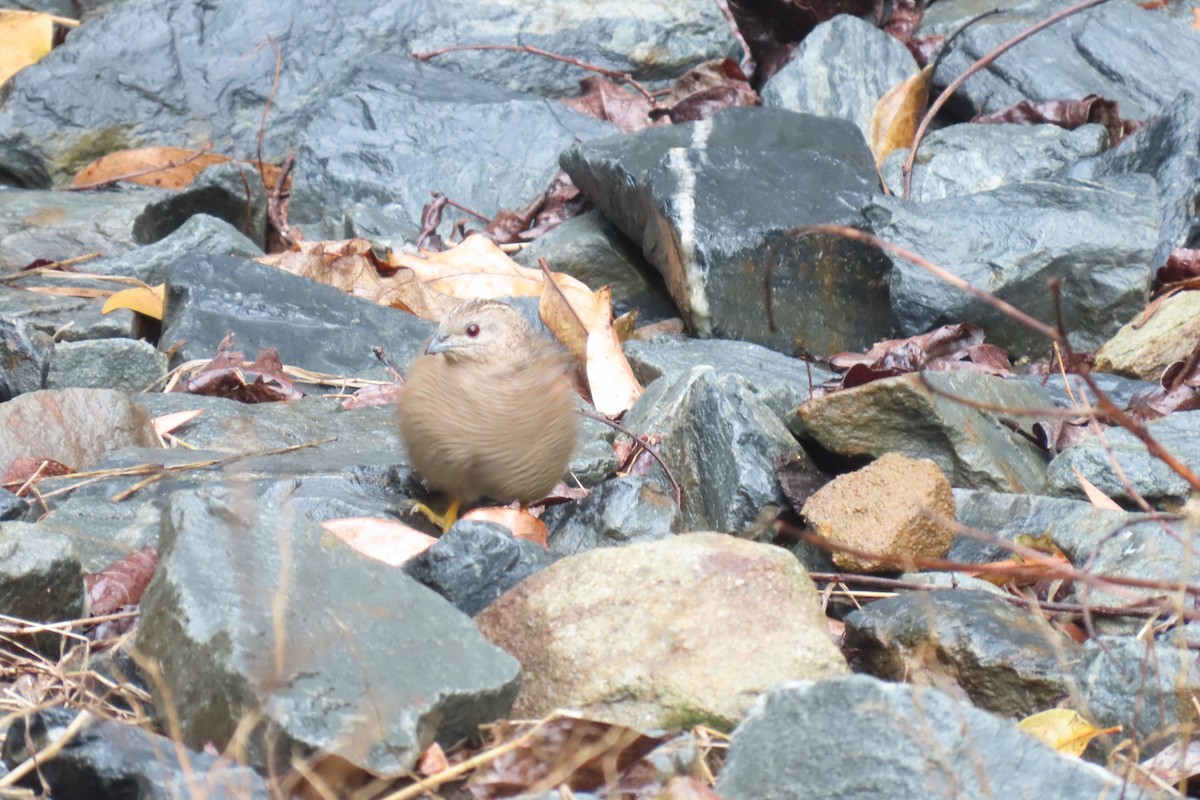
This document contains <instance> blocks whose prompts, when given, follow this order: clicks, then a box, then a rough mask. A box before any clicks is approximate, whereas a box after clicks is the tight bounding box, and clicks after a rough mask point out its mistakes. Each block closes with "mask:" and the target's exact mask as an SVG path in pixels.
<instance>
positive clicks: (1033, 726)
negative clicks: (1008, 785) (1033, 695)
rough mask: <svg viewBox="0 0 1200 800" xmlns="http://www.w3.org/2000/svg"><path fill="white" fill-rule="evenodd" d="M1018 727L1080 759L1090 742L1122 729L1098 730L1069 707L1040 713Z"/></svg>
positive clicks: (1025, 720)
mask: <svg viewBox="0 0 1200 800" xmlns="http://www.w3.org/2000/svg"><path fill="white" fill-rule="evenodd" d="M1017 728H1019V729H1020V730H1023V731H1025V733H1028V734H1029V735H1030V736H1033V737H1034V738H1036V739H1041V740H1042V741H1043V742H1045V743H1046V744H1048V745H1050V746H1051V747H1053V748H1054V749H1055V750H1057V751H1058V752H1060V753H1066V754H1067V755H1072V756H1079V755H1081V754H1082V753H1083V751H1084V750H1086V749H1087V746H1088V742H1090V741H1091V740H1092V739H1094V738H1096V737H1097V736H1100V735H1102V734H1107V733H1116V732H1117V731H1119V730H1121V727H1120V726H1119V725H1118V726H1117V727H1115V728H1097V727H1095V726H1094V725H1092V724H1091V723H1090V722H1088V721H1087V720H1086V719H1084V718H1083V717H1081V716H1079V714H1077V713H1075V712H1074V711H1072V710H1071V709H1069V708H1051V709H1049V710H1048V711H1039V712H1038V713H1037V714H1033V715H1030V716H1028V717H1026V718H1025V719H1023V720H1021V721H1020V722H1018V723H1017Z"/></svg>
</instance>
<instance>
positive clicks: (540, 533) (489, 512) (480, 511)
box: [462, 506, 550, 547]
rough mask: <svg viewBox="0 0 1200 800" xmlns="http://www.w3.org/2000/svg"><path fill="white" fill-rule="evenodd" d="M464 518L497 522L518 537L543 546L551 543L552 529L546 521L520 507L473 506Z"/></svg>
mask: <svg viewBox="0 0 1200 800" xmlns="http://www.w3.org/2000/svg"><path fill="white" fill-rule="evenodd" d="M462 518H463V519H470V520H476V521H478V522H495V523H496V524H498V525H503V526H504V527H506V528H508V529H509V531H511V532H512V535H513V536H514V537H515V538H517V539H526V540H528V541H531V542H537V543H538V544H540V545H541V546H542V547H547V546H548V544H549V539H550V529H549V528H547V527H546V523H544V522H542V521H541V520H540V519H538V518H537V517H535V516H534V515H533V514H530V513H529V512H528V511H523V510H521V509H519V508H508V507H507V506H488V507H484V508H473V509H471V510H470V511H468V512H467V513H466V514H464V515H463V516H462Z"/></svg>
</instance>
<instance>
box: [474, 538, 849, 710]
mask: <svg viewBox="0 0 1200 800" xmlns="http://www.w3.org/2000/svg"><path fill="white" fill-rule="evenodd" d="M475 621H476V623H478V625H479V629H480V630H481V631H483V633H484V635H485V636H487V637H488V639H490V640H491V641H493V642H495V643H496V644H499V645H501V646H502V647H504V648H505V649H506V650H508V651H509V652H511V653H514V654H515V655H516V656H517V657H518V658H519V659H520V660H521V663H522V665H523V666H524V667H525V679H524V682H523V683H522V686H521V693H520V695H518V697H517V701H516V704H515V705H514V708H513V713H514V714H517V715H526V716H533V717H540V716H542V715H543V714H546V713H549V712H551V711H553V710H554V709H556V708H560V707H563V706H567V707H570V708H575V709H578V710H580V711H582V712H583V714H584V715H585V716H586V717H589V718H592V719H600V720H604V721H607V722H614V723H616V724H620V725H626V726H629V727H633V728H637V729H639V730H646V729H648V728H659V727H665V728H669V729H677V728H684V729H687V728H691V727H693V726H694V725H697V724H707V725H711V726H717V727H719V728H722V729H728V728H729V727H732V725H734V724H736V723H737V721H738V720H739V719H740V718H741V716H742V715H743V714H744V713H745V711H746V709H747V708H748V707H749V706H750V705H751V703H753V702H754V698H755V697H756V696H757V695H758V693H759V692H762V691H765V690H766V689H767V688H768V687H770V686H773V685H774V684H776V683H778V682H779V681H782V680H788V679H798V678H809V679H814V680H815V679H820V678H827V677H830V676H835V675H844V674H846V673H847V671H848V669H847V667H846V663H845V661H844V660H843V658H842V655H841V653H840V652H838V649H837V648H836V647H835V646H834V644H833V640H832V639H831V638H830V637H829V630H828V626H827V624H826V621H825V617H824V615H823V614H822V613H821V608H820V599H819V597H818V595H817V591H816V588H815V587H814V586H813V583H812V580H811V579H809V577H808V575H807V574H806V573H805V572H804V569H803V568H802V567H801V566H800V564H799V563H798V562H797V561H796V559H794V558H792V556H791V555H789V554H788V553H787V552H786V551H784V550H782V549H780V548H778V547H774V546H772V545H766V544H758V543H755V542H747V541H743V540H741V539H738V538H737V537H734V536H727V535H722V534H715V533H693V534H687V535H683V536H676V537H673V538H671V539H664V540H662V541H658V542H642V543H638V544H633V545H630V546H629V547H616V548H612V547H605V548H599V549H596V550H592V551H590V552H587V553H581V554H579V555H576V556H570V557H568V558H564V559H562V560H560V561H559V562H558V563H556V564H554V565H553V566H551V567H549V568H547V569H544V570H542V571H541V572H540V573H538V574H537V575H535V576H533V577H532V578H529V579H528V580H526V581H523V582H522V583H520V584H519V585H517V586H516V587H515V588H513V589H512V590H511V591H509V592H508V593H507V594H505V595H504V596H502V597H501V598H500V599H499V600H497V601H496V602H495V603H493V604H492V605H491V606H489V607H488V608H487V609H485V610H484V611H483V613H481V614H479V615H478V616H477V617H476V618H475ZM731 653H736V654H737V657H733V658H731V657H730V654H731Z"/></svg>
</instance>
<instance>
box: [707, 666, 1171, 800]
mask: <svg viewBox="0 0 1200 800" xmlns="http://www.w3.org/2000/svg"><path fill="white" fill-rule="evenodd" d="M868 731H869V732H870V733H869V734H868V733H867V732H868ZM881 787H886V789H884V788H881ZM716 790H717V792H718V793H719V794H720V795H721V796H722V797H724V798H727V800H800V799H801V798H804V800H834V799H835V798H836V800H875V798H878V797H879V796H880V793H881V792H884V793H886V795H887V796H888V797H889V798H892V800H927V799H928V798H929V797H938V796H943V795H945V796H954V797H958V798H964V800H968V799H969V800H984V798H991V797H1043V798H1055V799H1056V800H1074V799H1075V798H1084V797H1087V798H1093V797H1102V796H1107V795H1112V796H1116V794H1117V793H1119V792H1121V791H1125V792H1127V794H1126V797H1130V798H1135V797H1136V798H1146V797H1152V796H1154V795H1152V794H1150V793H1148V792H1145V791H1143V790H1140V789H1139V788H1138V787H1137V784H1129V785H1126V786H1124V787H1123V786H1122V782H1121V781H1120V779H1118V778H1117V777H1116V776H1113V775H1111V774H1109V773H1107V772H1105V771H1104V770H1103V769H1101V768H1100V767H1097V766H1095V765H1093V764H1088V763H1085V762H1083V761H1080V760H1078V759H1074V758H1069V757H1067V756H1064V755H1060V754H1058V753H1056V752H1054V751H1053V750H1051V749H1050V748H1049V747H1048V746H1046V745H1044V744H1042V743H1041V742H1039V741H1037V740H1036V739H1034V738H1033V737H1032V736H1029V735H1028V734H1026V733H1022V732H1021V731H1018V730H1017V729H1016V728H1015V727H1014V726H1013V725H1012V723H1010V722H1008V721H1007V720H1004V719H1001V718H1000V717H997V716H994V715H992V714H990V713H988V712H986V711H983V710H980V709H978V708H975V707H974V706H972V705H970V704H969V703H966V702H959V701H955V700H953V699H951V698H950V697H948V696H947V695H945V694H943V693H942V692H940V691H938V690H937V689H933V688H930V687H914V686H907V685H903V684H895V683H884V682H882V681H879V680H876V679H875V678H870V677H867V676H865V675H855V676H853V677H849V678H836V679H826V680H823V681H817V682H791V683H785V684H781V685H779V686H776V687H775V688H773V689H772V690H771V691H770V692H768V693H767V694H765V695H764V696H763V697H762V699H761V700H760V701H759V702H758V703H757V704H756V705H755V707H754V708H753V709H752V710H751V711H750V713H749V715H748V716H747V718H746V720H745V722H743V723H742V725H741V726H740V727H739V728H738V729H737V730H736V731H734V735H733V740H732V741H731V742H730V747H729V757H728V760H727V761H726V762H725V767H724V769H722V771H721V774H720V776H719V778H718V780H717V785H716Z"/></svg>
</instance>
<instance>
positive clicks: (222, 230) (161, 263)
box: [87, 213, 263, 338]
mask: <svg viewBox="0 0 1200 800" xmlns="http://www.w3.org/2000/svg"><path fill="white" fill-rule="evenodd" d="M197 254H207V255H213V256H240V257H242V258H258V257H259V256H261V255H262V254H263V251H262V248H261V247H260V246H259V245H257V244H255V243H254V242H252V241H250V240H249V239H248V238H246V236H245V235H244V234H242V233H241V232H240V231H239V230H238V229H236V228H235V227H234V226H233V225H230V224H229V223H228V222H226V221H225V220H223V219H218V218H216V217H213V216H209V215H208V214H204V213H197V214H193V215H192V216H190V217H188V218H187V221H186V222H184V223H183V224H182V225H180V226H179V227H178V228H176V229H175V230H174V231H172V232H171V233H170V234H168V235H167V236H165V237H163V238H162V239H159V240H158V241H156V242H154V243H153V244H148V245H145V246H144V247H139V248H136V249H134V250H130V251H128V252H126V253H123V254H121V255H119V256H113V257H111V258H102V259H99V260H97V261H89V262H88V264H87V271H88V272H92V273H96V274H98V275H120V276H124V277H127V278H137V279H138V280H140V281H142V282H143V283H149V284H156V283H165V282H166V280H167V270H168V269H169V268H170V266H171V264H173V263H175V262H176V261H178V260H179V259H181V258H183V257H184V256H189V255H197ZM89 338H101V337H99V336H93V337H89Z"/></svg>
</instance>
